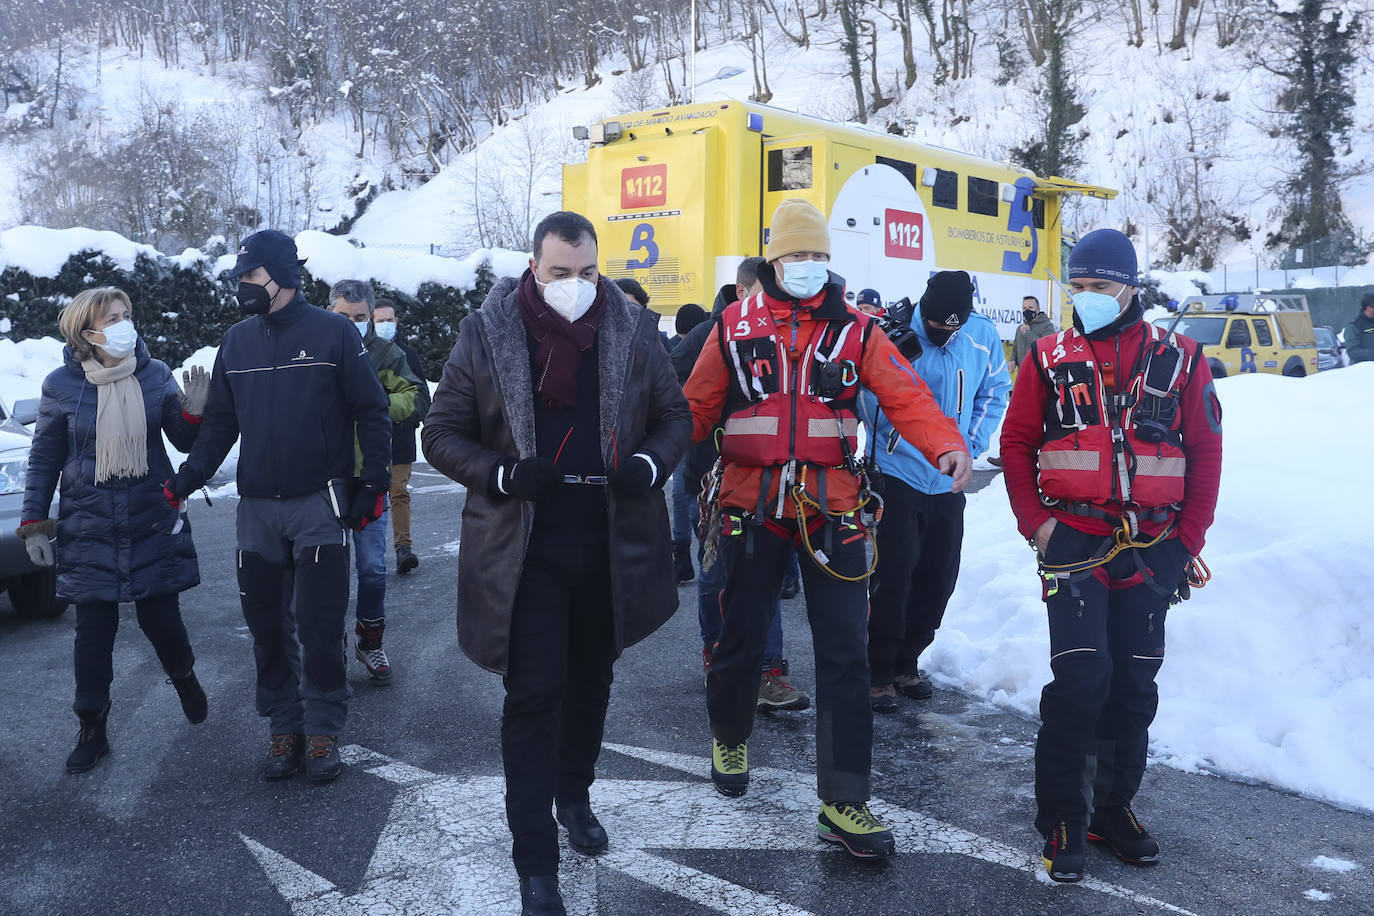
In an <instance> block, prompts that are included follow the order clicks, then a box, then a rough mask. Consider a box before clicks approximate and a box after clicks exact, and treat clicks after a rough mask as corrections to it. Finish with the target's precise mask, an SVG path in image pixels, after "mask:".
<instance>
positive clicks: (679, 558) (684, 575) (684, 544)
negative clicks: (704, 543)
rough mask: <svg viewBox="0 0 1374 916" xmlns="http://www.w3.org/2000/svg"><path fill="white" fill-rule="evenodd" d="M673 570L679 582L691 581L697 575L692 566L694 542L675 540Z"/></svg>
mask: <svg viewBox="0 0 1374 916" xmlns="http://www.w3.org/2000/svg"><path fill="white" fill-rule="evenodd" d="M673 571H674V572H675V573H676V574H677V581H678V582H691V581H692V580H693V579H695V578H696V577H697V574H696V570H694V569H693V568H692V542H691V541H673Z"/></svg>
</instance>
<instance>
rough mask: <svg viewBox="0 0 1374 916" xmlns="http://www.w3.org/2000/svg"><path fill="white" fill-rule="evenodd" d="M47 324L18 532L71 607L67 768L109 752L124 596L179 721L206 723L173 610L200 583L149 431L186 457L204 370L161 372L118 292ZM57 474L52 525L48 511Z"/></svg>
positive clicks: (77, 768)
mask: <svg viewBox="0 0 1374 916" xmlns="http://www.w3.org/2000/svg"><path fill="white" fill-rule="evenodd" d="M58 325H59V327H60V328H61V330H62V334H63V336H64V337H65V338H66V341H67V348H66V350H65V351H64V354H63V356H64V362H65V365H63V366H62V367H61V368H59V369H55V370H54V371H53V372H52V373H51V374H50V375H49V376H48V377H47V378H46V379H44V381H43V397H42V400H41V401H40V402H39V415H38V424H37V426H36V427H35V429H34V438H33V447H32V449H31V450H30V452H29V469H28V483H27V485H26V487H25V491H24V513H23V518H24V521H23V522H22V523H21V525H20V528H19V536H20V537H21V538H22V539H23V540H24V546H25V548H26V549H27V550H28V553H29V556H30V558H31V559H32V560H33V561H34V563H35V564H36V565H39V566H52V565H53V562H54V559H55V560H56V564H57V573H58V575H57V594H58V598H59V600H65V601H71V602H73V603H74V604H75V605H76V647H75V652H74V659H75V666H76V702H75V703H74V704H73V706H72V708H73V710H74V711H75V712H76V715H77V718H78V719H80V721H81V731H80V733H79V735H78V737H77V746H76V749H75V750H73V751H72V753H71V755H70V756H69V757H68V758H67V771H68V772H70V773H79V772H84V771H85V770H89V769H90V768H91V767H93V766H95V765H96V763H97V762H98V761H99V760H100V758H101V757H103V756H104V755H105V754H107V753H108V752H109V743H108V742H107V740H106V737H105V720H106V717H107V716H108V714H109V711H110V682H111V681H112V680H113V678H114V673H113V666H112V654H113V651H114V637H115V631H116V630H117V629H118V627H119V603H120V602H133V603H134V606H135V608H136V609H137V614H138V625H139V627H140V628H141V629H142V630H143V632H144V634H145V635H146V636H147V637H148V640H149V641H150V642H151V643H152V644H153V648H154V650H156V652H157V656H158V660H159V661H160V662H161V663H162V667H163V669H164V670H165V671H166V672H167V674H168V676H169V678H168V679H169V681H170V682H171V684H172V685H173V686H174V687H175V688H176V691H177V694H178V695H179V696H180V698H181V705H182V709H183V711H184V712H185V714H186V718H187V719H189V720H190V721H191V722H195V723H198V722H202V721H204V720H205V714H206V699H205V692H204V691H203V690H202V689H201V687H200V684H199V682H198V681H197V680H196V676H195V672H194V671H193V666H194V664H195V656H194V655H193V654H192V651H191V643H190V639H189V638H188V637H187V635H186V627H185V625H184V624H183V623H182V620H181V610H180V606H179V595H180V593H181V592H183V591H186V590H187V589H189V588H194V587H195V586H196V585H198V584H200V569H199V567H198V565H197V563H196V550H195V545H194V544H193V543H192V542H191V526H190V524H189V522H188V521H187V518H186V516H185V515H184V514H183V513H182V511H181V508H180V506H179V505H178V504H176V503H174V502H172V501H170V500H169V499H168V498H167V497H166V496H165V495H164V491H163V484H164V482H165V481H166V480H168V479H169V478H170V477H171V476H172V465H171V462H170V461H169V460H168V458H167V452H166V450H165V448H164V447H163V440H162V434H163V432H164V431H166V433H167V435H168V437H169V438H170V439H171V441H172V444H173V445H175V446H176V447H177V448H178V449H181V450H182V451H190V449H191V445H192V443H194V442H195V439H196V432H197V430H198V428H199V424H200V420H201V415H202V414H203V413H204V408H205V399H206V397H207V395H208V393H209V376H208V374H206V373H205V371H204V370H203V369H200V370H195V372H194V373H193V374H187V375H185V376H184V378H185V380H186V387H187V392H186V393H185V394H183V393H182V391H181V389H180V388H179V387H178V386H177V383H176V379H175V377H174V376H173V374H172V370H170V369H169V368H167V365H166V364H165V363H163V362H161V361H160V360H156V359H153V358H152V357H151V356H149V355H148V348H147V347H146V346H144V344H143V341H142V340H139V339H138V336H137V332H136V331H135V330H134V328H133V321H132V313H131V311H130V305H129V298H128V296H126V295H125V294H124V293H123V292H122V291H121V290H118V289H114V288H112V287H107V288H103V289H93V290H86V291H84V292H82V293H80V294H79V295H77V297H76V298H75V299H73V300H72V302H71V304H70V305H68V306H67V307H66V308H65V309H63V311H62V314H61V316H60V317H59V319H58ZM59 477H60V479H61V484H62V493H61V498H60V501H59V503H58V510H57V519H56V522H54V521H53V520H52V519H49V518H48V510H49V508H50V507H51V504H52V497H53V491H54V490H55V489H56V488H57V485H58V480H59ZM54 532H55V533H56V541H57V550H56V556H55V557H54V551H53V545H52V537H53V534H54Z"/></svg>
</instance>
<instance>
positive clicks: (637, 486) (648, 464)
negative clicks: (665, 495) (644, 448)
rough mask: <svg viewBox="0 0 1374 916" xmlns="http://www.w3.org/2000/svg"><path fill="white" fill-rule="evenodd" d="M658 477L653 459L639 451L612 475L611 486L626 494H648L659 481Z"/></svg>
mask: <svg viewBox="0 0 1374 916" xmlns="http://www.w3.org/2000/svg"><path fill="white" fill-rule="evenodd" d="M657 477H658V474H657V473H656V472H655V471H654V465H653V461H652V460H651V459H650V458H648V457H647V456H645V455H642V454H639V453H638V452H636V453H635V454H633V455H631V456H630V460H629V461H626V462H625V463H624V464H622V465H621V466H620V467H618V468H616V469H615V471H613V472H612V473H611V475H610V478H611V486H613V487H615V488H616V490H617V491H618V492H620V493H623V494H624V495H626V496H648V495H649V491H650V490H652V489H653V488H654V484H655V483H657V482H658V481H657Z"/></svg>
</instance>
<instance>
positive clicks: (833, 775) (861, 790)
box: [684, 199, 972, 858]
mask: <svg viewBox="0 0 1374 916" xmlns="http://www.w3.org/2000/svg"><path fill="white" fill-rule="evenodd" d="M770 234H771V235H770V240H769V242H768V251H767V259H768V263H767V264H766V265H764V267H763V268H762V269H761V270H760V271H759V281H760V283H761V284H762V292H760V293H758V294H755V295H753V296H750V297H748V298H746V299H744V300H742V301H740V302H736V303H734V304H732V305H731V306H729V307H728V308H727V309H726V310H725V312H724V313H723V314H722V315H721V318H720V320H719V322H718V323H717V327H716V328H715V329H713V331H712V333H711V336H710V337H709V338H708V339H707V341H706V345H705V346H704V347H703V348H702V351H701V355H700V356H699V357H698V359H697V362H696V365H695V367H694V368H693V370H692V375H691V377H690V378H689V379H688V380H687V384H686V386H685V388H684V393H685V394H686V395H687V400H688V402H689V403H690V405H691V408H692V419H693V424H694V436H695V438H696V439H697V440H698V441H700V440H703V439H705V438H706V437H707V436H708V435H710V434H711V430H712V428H713V427H714V426H715V425H716V424H717V423H719V422H720V418H721V416H722V414H723V415H724V416H725V424H724V435H723V437H722V440H721V443H720V451H721V462H722V464H723V473H722V475H721V477H720V478H719V484H718V490H717V494H718V495H717V504H718V507H719V521H718V524H719V527H717V528H716V529H715V530H716V531H717V532H718V541H717V555H718V559H717V560H716V562H719V563H724V564H725V567H724V568H725V588H724V590H723V591H722V593H721V599H720V605H721V614H722V627H721V633H720V638H719V641H718V642H717V643H716V646H715V650H714V652H713V653H712V656H711V670H710V672H709V673H708V674H707V677H706V694H707V709H708V713H709V716H710V721H711V732H712V736H713V739H714V740H713V742H712V766H711V779H712V781H713V782H714V783H715V786H716V788H717V789H718V790H719V791H720V792H721V793H722V794H723V795H727V796H731V797H734V796H739V795H743V794H744V792H745V790H746V789H747V788H748V784H749V763H748V750H747V746H746V745H747V742H748V739H749V735H750V732H751V731H752V729H753V723H754V706H755V701H756V700H757V695H758V671H759V663H760V661H761V658H762V654H763V644H764V635H765V632H766V631H767V629H768V624H769V615H770V614H771V613H772V609H773V606H774V598H775V597H776V596H777V594H778V587H779V585H780V584H781V582H782V578H783V574H784V572H785V571H786V569H787V566H788V562H789V559H790V553H791V550H792V545H793V544H794V543H795V544H796V545H797V546H798V554H799V555H800V556H801V570H802V581H803V583H804V585H805V592H806V606H807V614H808V616H809V618H810V622H811V632H812V635H813V637H814V642H815V648H816V710H817V724H816V745H817V748H816V759H817V784H818V785H817V788H818V790H819V794H820V797H821V802H822V804H821V810H820V816H819V823H818V832H819V833H820V836H821V838H822V839H825V840H829V841H831V842H835V843H840V844H843V845H844V846H845V848H847V849H848V850H849V852H851V853H852V854H854V855H855V856H858V857H860V858H872V857H881V856H889V855H891V854H892V853H893V852H894V851H895V844H894V842H893V839H892V832H891V831H890V830H888V829H887V828H885V827H884V826H883V825H882V824H881V823H880V822H879V821H878V819H877V818H875V817H874V816H873V815H872V813H871V812H869V810H868V804H867V802H868V799H869V763H870V758H871V756H872V745H873V711H872V709H871V708H870V706H869V702H868V686H869V685H868V656H867V650H866V630H867V618H868V596H867V592H866V589H865V584H864V582H865V579H867V577H868V573H869V572H870V570H869V564H868V560H867V557H866V554H865V550H864V546H865V541H866V539H867V531H866V529H865V526H864V523H863V520H862V519H861V517H860V504H861V502H862V500H863V498H864V492H863V491H864V490H865V488H864V484H863V478H862V470H861V466H860V464H859V459H858V442H857V431H858V414H857V412H856V409H857V398H858V394H859V389H860V387H863V388H867V389H868V390H869V391H872V392H873V393H874V394H875V395H876V396H877V398H878V402H879V403H880V404H881V405H882V408H883V410H884V412H886V414H887V415H888V417H889V418H891V420H892V423H893V425H894V426H895V427H896V428H897V430H898V431H899V432H900V433H901V435H902V437H903V438H905V439H906V440H907V441H908V442H910V443H912V444H913V445H915V446H916V447H917V448H918V449H920V450H921V452H922V454H924V455H925V456H926V457H927V458H928V459H929V460H930V462H931V463H932V464H934V465H936V467H938V468H939V469H940V471H941V472H942V473H945V474H949V475H950V476H952V477H953V478H954V481H953V485H954V489H955V491H956V492H957V491H959V490H962V489H964V487H966V486H967V485H968V482H969V480H970V478H971V476H972V469H971V468H972V465H971V461H970V459H969V455H968V452H967V446H966V445H965V444H964V437H963V436H962V435H961V434H960V432H959V429H958V427H956V426H955V425H954V423H953V421H951V420H950V419H949V418H948V417H946V416H945V415H944V414H943V413H942V412H941V411H940V408H939V406H938V405H937V404H936V403H935V401H934V399H933V398H932V397H931V394H930V390H929V389H928V388H927V387H926V386H925V384H924V383H923V382H922V381H921V380H920V379H919V378H918V377H917V376H916V374H915V373H914V372H913V371H912V369H911V364H910V363H909V362H908V361H906V360H905V359H903V358H902V356H901V354H899V353H898V352H897V348H896V347H894V346H893V345H892V342H891V341H889V340H888V339H887V336H886V335H884V334H883V333H882V331H881V330H879V329H878V328H877V326H876V325H875V324H874V323H873V321H872V319H871V318H870V317H869V316H868V315H866V314H863V313H861V312H859V311H857V310H855V309H853V308H850V307H848V306H847V305H846V304H845V300H844V291H845V290H844V280H843V278H841V277H839V276H836V275H835V274H833V273H830V272H829V270H828V269H827V263H828V262H829V260H830V232H829V229H828V227H827V225H826V221H825V217H824V216H823V215H822V214H821V212H820V211H819V210H817V209H816V208H815V207H814V206H812V205H811V204H810V203H807V202H806V201H803V200H795V199H792V200H785V201H783V202H782V203H781V204H779V206H778V209H777V211H776V212H775V213H774V214H773V222H772V226H771V228H770ZM799 519H800V523H799Z"/></svg>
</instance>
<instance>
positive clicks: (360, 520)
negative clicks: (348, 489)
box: [344, 480, 389, 531]
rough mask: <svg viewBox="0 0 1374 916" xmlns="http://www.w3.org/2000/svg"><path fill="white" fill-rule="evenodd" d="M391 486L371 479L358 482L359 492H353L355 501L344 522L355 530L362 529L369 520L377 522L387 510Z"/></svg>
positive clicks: (349, 508)
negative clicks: (387, 495)
mask: <svg viewBox="0 0 1374 916" xmlns="http://www.w3.org/2000/svg"><path fill="white" fill-rule="evenodd" d="M388 489H389V488H387V487H383V486H380V485H378V484H375V483H373V482H372V481H370V480H364V481H361V482H359V484H358V492H357V493H354V494H353V502H352V504H351V505H350V506H349V507H348V516H347V517H346V518H344V524H345V525H347V526H348V527H349V528H352V529H353V530H354V531H362V530H363V529H364V528H366V527H367V526H368V523H369V522H375V521H376V520H377V519H379V518H381V517H382V513H383V512H385V511H386V493H387V490H388Z"/></svg>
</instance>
